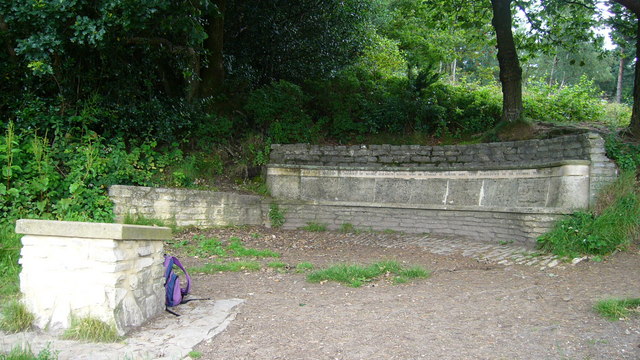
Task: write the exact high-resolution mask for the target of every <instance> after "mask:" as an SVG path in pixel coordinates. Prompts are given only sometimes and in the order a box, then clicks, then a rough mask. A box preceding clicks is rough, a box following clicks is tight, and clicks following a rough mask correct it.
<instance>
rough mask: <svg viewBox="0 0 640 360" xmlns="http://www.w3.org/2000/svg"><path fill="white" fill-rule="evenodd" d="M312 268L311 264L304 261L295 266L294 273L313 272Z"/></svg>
mask: <svg viewBox="0 0 640 360" xmlns="http://www.w3.org/2000/svg"><path fill="white" fill-rule="evenodd" d="M313 268H314V266H313V264H312V263H310V262H308V261H305V262H301V263H299V264H298V265H296V272H305V271H309V270H313Z"/></svg>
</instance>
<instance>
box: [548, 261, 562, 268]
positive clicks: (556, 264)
mask: <svg viewBox="0 0 640 360" xmlns="http://www.w3.org/2000/svg"><path fill="white" fill-rule="evenodd" d="M558 264H560V261H558V260H553V261H551V262H550V263H549V264H548V265H547V266H548V267H556V266H558Z"/></svg>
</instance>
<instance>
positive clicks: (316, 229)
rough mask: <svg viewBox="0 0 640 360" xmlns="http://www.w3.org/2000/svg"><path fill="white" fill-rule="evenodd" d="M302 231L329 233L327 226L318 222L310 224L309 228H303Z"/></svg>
mask: <svg viewBox="0 0 640 360" xmlns="http://www.w3.org/2000/svg"><path fill="white" fill-rule="evenodd" d="M302 230H306V231H311V232H322V231H327V225H326V224H320V223H317V222H309V223H307V226H304V227H302Z"/></svg>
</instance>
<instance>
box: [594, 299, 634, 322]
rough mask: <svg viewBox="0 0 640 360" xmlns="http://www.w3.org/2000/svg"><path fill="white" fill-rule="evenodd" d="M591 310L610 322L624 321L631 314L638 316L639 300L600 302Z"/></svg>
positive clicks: (607, 300) (608, 300)
mask: <svg viewBox="0 0 640 360" xmlns="http://www.w3.org/2000/svg"><path fill="white" fill-rule="evenodd" d="M593 309H594V310H595V311H596V312H597V313H598V314H600V315H601V316H603V317H605V318H607V319H609V320H611V321H616V320H621V319H626V318H628V317H629V316H631V314H632V313H635V314H640V298H630V299H606V300H600V301H598V302H597V303H596V304H595V305H594V307H593Z"/></svg>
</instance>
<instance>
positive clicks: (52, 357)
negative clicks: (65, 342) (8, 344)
mask: <svg viewBox="0 0 640 360" xmlns="http://www.w3.org/2000/svg"><path fill="white" fill-rule="evenodd" d="M57 359H58V352H57V351H52V350H51V349H49V345H47V347H45V348H44V349H42V350H40V352H39V353H38V355H35V354H34V353H33V351H32V350H31V348H30V347H29V346H28V345H27V346H26V347H23V346H16V347H14V348H13V349H11V351H10V352H9V353H8V354H4V355H3V354H0V360H57Z"/></svg>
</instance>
